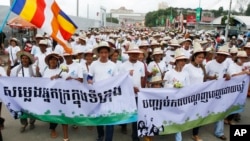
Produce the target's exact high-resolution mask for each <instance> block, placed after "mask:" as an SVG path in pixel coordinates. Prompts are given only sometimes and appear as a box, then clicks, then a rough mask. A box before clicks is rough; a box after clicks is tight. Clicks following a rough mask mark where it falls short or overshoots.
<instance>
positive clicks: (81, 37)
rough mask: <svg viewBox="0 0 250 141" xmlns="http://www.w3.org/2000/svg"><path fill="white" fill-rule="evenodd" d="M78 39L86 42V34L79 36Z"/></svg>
mask: <svg viewBox="0 0 250 141" xmlns="http://www.w3.org/2000/svg"><path fill="white" fill-rule="evenodd" d="M78 40H82V41H85V42H86V36H85V35H81V36H79V37H78Z"/></svg>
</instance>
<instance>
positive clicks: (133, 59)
mask: <svg viewBox="0 0 250 141" xmlns="http://www.w3.org/2000/svg"><path fill="white" fill-rule="evenodd" d="M125 53H126V54H128V56H129V59H128V61H126V62H124V63H123V64H122V65H121V68H120V71H121V73H126V72H129V74H130V76H131V78H132V81H133V85H134V94H135V100H136V103H137V101H138V96H137V94H138V92H139V89H140V88H145V85H146V83H145V81H144V77H145V66H144V64H143V63H142V62H141V61H138V57H139V54H141V53H143V52H142V51H141V50H139V47H138V46H136V45H135V44H131V45H130V47H129V49H128V51H126V52H125ZM132 140H133V141H139V138H138V130H137V122H133V123H132Z"/></svg>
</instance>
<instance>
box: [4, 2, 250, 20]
mask: <svg viewBox="0 0 250 141" xmlns="http://www.w3.org/2000/svg"><path fill="white" fill-rule="evenodd" d="M56 1H57V3H58V4H59V6H60V7H61V9H62V10H63V11H64V12H65V13H67V14H68V15H74V16H76V13H77V12H76V11H77V10H76V5H77V0H56ZM229 1H230V0H79V11H78V12H79V16H81V17H87V15H88V14H87V13H89V17H90V18H95V17H96V16H97V15H96V13H97V12H99V11H100V7H101V6H102V7H104V8H106V11H107V13H109V12H110V9H118V8H120V7H121V6H125V7H126V8H127V9H133V10H134V12H138V13H147V12H149V11H155V10H157V9H158V4H159V3H160V2H166V3H167V4H168V6H171V7H183V8H193V9H195V8H197V7H199V4H200V6H201V7H202V8H203V9H218V8H219V7H220V6H222V7H223V8H224V9H229ZM232 1H233V2H232V9H236V10H237V9H238V8H237V5H236V3H237V2H236V1H237V0H232ZM239 1H247V0H239ZM0 5H9V0H0ZM246 5H247V4H244V6H245V7H246ZM87 7H89V8H87ZM87 9H89V10H87ZM87 11H88V12H87Z"/></svg>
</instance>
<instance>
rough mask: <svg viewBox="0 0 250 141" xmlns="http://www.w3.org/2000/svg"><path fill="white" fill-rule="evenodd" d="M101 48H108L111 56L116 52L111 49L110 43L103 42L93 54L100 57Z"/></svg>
mask: <svg viewBox="0 0 250 141" xmlns="http://www.w3.org/2000/svg"><path fill="white" fill-rule="evenodd" d="M99 48H108V49H109V54H112V53H113V52H114V49H113V48H112V47H109V44H108V42H105V41H101V42H100V43H99V44H98V45H97V46H96V47H95V48H94V49H93V52H94V54H96V55H98V49H99Z"/></svg>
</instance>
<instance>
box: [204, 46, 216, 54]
mask: <svg viewBox="0 0 250 141" xmlns="http://www.w3.org/2000/svg"><path fill="white" fill-rule="evenodd" d="M206 52H208V53H214V48H213V46H210V47H207V48H206Z"/></svg>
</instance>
